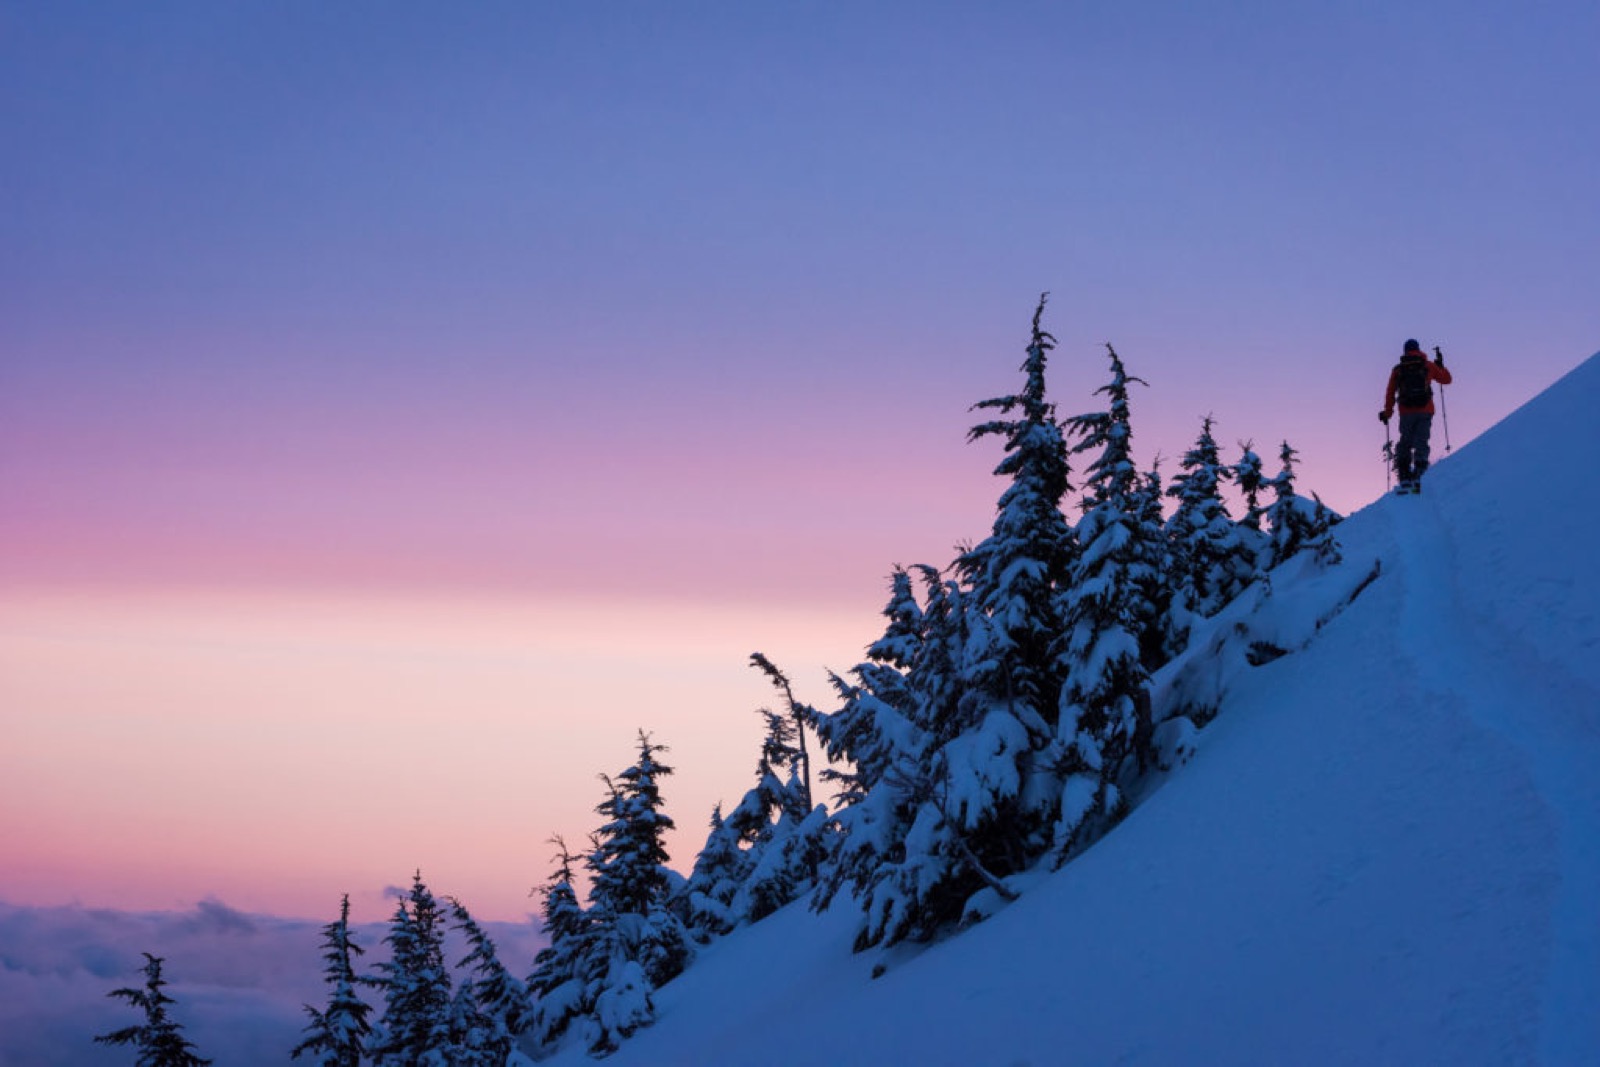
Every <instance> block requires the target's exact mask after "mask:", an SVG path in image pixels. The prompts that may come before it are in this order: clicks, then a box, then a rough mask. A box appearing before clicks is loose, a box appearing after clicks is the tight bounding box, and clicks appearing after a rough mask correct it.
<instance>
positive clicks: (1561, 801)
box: [556, 357, 1600, 1067]
mask: <svg viewBox="0 0 1600 1067" xmlns="http://www.w3.org/2000/svg"><path fill="white" fill-rule="evenodd" d="M1463 380H1465V376H1463ZM1596 410H1600V357H1597V358H1596V359H1594V360H1591V361H1589V362H1588V363H1586V364H1585V365H1584V366H1582V367H1580V368H1579V369H1578V370H1577V371H1575V372H1573V374H1571V375H1569V376H1568V378H1567V379H1565V380H1564V381H1562V382H1560V383H1558V384H1557V385H1556V386H1555V387H1553V388H1552V389H1551V390H1550V391H1549V392H1547V393H1546V394H1544V395H1542V396H1541V397H1539V398H1538V399H1536V400H1535V401H1534V402H1533V403H1531V404H1530V405H1528V407H1527V408H1525V409H1523V410H1522V411H1520V412H1518V413H1517V414H1515V415H1513V416H1512V417H1511V418H1509V419H1507V420H1506V421H1505V422H1504V423H1502V424H1501V425H1500V426H1498V427H1496V428H1495V429H1494V430H1492V431H1490V432H1489V433H1487V434H1485V435H1484V436H1483V437H1482V438H1481V439H1479V440H1478V441H1475V442H1473V443H1472V444H1471V445H1469V446H1467V447H1465V448H1462V449H1461V450H1460V452H1459V454H1458V455H1456V456H1452V457H1447V458H1444V459H1443V460H1442V461H1441V462H1438V463H1436V465H1435V467H1434V469H1433V471H1432V472H1430V474H1429V475H1428V480H1427V483H1426V484H1427V492H1426V493H1425V494H1424V495H1422V496H1420V497H1406V498H1394V497H1390V498H1385V499H1383V500H1381V501H1379V502H1378V503H1377V504H1375V505H1374V506H1372V507H1370V508H1368V509H1366V510H1365V511H1363V512H1361V513H1360V514H1358V515H1355V516H1353V517H1352V518H1351V519H1349V520H1348V521H1347V522H1345V523H1344V524H1343V525H1341V526H1340V527H1339V530H1338V534H1339V540H1340V543H1341V547H1342V549H1343V556H1344V558H1343V562H1342V563H1340V564H1339V565H1337V566H1335V567H1332V568H1329V569H1319V568H1316V567H1314V566H1312V565H1310V564H1309V563H1302V564H1291V565H1290V566H1288V567H1285V568H1281V569H1280V570H1279V571H1278V572H1277V573H1275V574H1274V576H1273V581H1272V585H1271V589H1270V593H1268V591H1267V590H1266V589H1264V588H1263V589H1260V590H1256V591H1253V592H1251V593H1248V594H1247V599H1246V601H1245V602H1242V603H1241V604H1238V605H1236V606H1235V608H1233V609H1230V612H1229V613H1228V615H1226V616H1225V617H1224V618H1223V619H1222V620H1219V621H1218V622H1217V624H1216V626H1215V627H1214V628H1213V629H1212V630H1211V631H1210V632H1209V633H1208V634H1207V635H1205V640H1206V641H1210V642H1212V644H1211V645H1210V646H1209V647H1210V649H1211V654H1209V655H1193V656H1191V657H1190V658H1189V659H1188V660H1186V661H1183V662H1180V663H1175V664H1174V665H1172V667H1171V668H1170V669H1169V670H1168V671H1167V672H1164V673H1163V675H1162V676H1160V677H1158V678H1157V679H1156V681H1157V683H1158V685H1159V686H1160V687H1161V690H1160V692H1159V694H1158V701H1160V700H1165V701H1169V702H1170V701H1173V700H1176V699H1180V698H1187V699H1190V700H1192V701H1196V702H1204V701H1207V700H1211V701H1214V702H1215V704H1216V711H1217V714H1216V717H1215V718H1214V719H1213V720H1212V721H1211V723H1210V724H1209V725H1208V726H1207V727H1206V728H1205V729H1204V730H1202V731H1200V732H1199V734H1198V735H1197V736H1193V737H1187V738H1185V739H1184V740H1185V741H1186V743H1188V744H1193V745H1195V747H1196V751H1195V754H1194V756H1193V758H1192V759H1191V760H1190V761H1189V762H1188V763H1187V764H1185V765H1184V766H1182V767H1179V768H1177V769H1176V770H1175V771H1174V772H1173V773H1172V774H1171V775H1170V776H1169V778H1168V780H1167V781H1166V784H1165V785H1164V786H1163V787H1162V788H1161V789H1159V790H1156V791H1154V792H1153V793H1151V794H1150V795H1149V796H1148V797H1147V798H1146V799H1145V800H1144V802H1143V803H1142V804H1141V805H1140V806H1139V807H1137V808H1136V809H1135V810H1134V811H1133V813H1132V814H1131V815H1130V816H1129V817H1128V818H1127V819H1126V821H1124V822H1123V823H1122V824H1121V825H1120V826H1119V827H1117V828H1116V829H1115V830H1114V831H1113V832H1112V833H1110V834H1109V835H1108V836H1107V837H1105V838H1104V839H1103V840H1101V841H1100V842H1099V843H1098V844H1096V845H1095V846H1094V847H1092V848H1090V849H1089V850H1088V851H1087V852H1085V853H1084V854H1082V855H1081V856H1079V857H1078V858H1077V859H1075V860H1074V861H1073V862H1071V863H1070V864H1068V865H1067V866H1066V867H1065V868H1063V869H1062V870H1060V871H1058V872H1049V871H1040V872H1037V873H1035V874H1032V875H1029V876H1025V877H1022V878H1014V879H1011V880H1009V883H1010V885H1011V887H1012V888H1014V889H1020V890H1022V893H1021V896H1020V899H1018V900H1017V901H1016V902H1015V903H1012V904H1009V905H1005V906H997V907H996V909H995V910H994V913H993V914H992V916H991V917H990V918H988V919H986V920H985V921H983V922H981V923H978V924H977V925H975V926H972V927H970V928H969V929H967V930H965V931H962V932H960V933H959V934H956V935H955V936H953V937H951V938H949V939H947V940H945V941H942V942H940V943H936V944H933V945H931V946H927V947H922V948H918V947H913V946H900V947H899V948H896V949H894V950H892V951H890V952H888V953H870V952H869V953H863V954H852V953H851V952H850V951H849V947H850V940H851V931H852V930H853V925H854V924H853V918H852V917H851V916H850V915H849V914H848V908H849V901H848V900H840V901H839V902H837V903H836V904H835V910H834V911H833V912H831V913H828V914H824V915H821V916H818V915H814V914H811V913H808V912H806V911H805V910H804V909H803V907H798V906H797V907H791V908H788V909H786V910H785V911H782V912H780V913H778V914H776V915H774V916H772V917H771V918H769V919H768V920H766V921H764V922H762V923H759V924H757V925H755V926H752V927H749V928H746V929H744V930H740V931H738V932H737V933H735V934H734V935H732V936H730V937H728V938H726V939H724V940H722V941H720V942H718V943H716V944H715V945H713V946H712V947H711V948H709V949H708V950H707V951H706V952H705V953H704V954H703V955H702V957H701V959H700V960H699V962H698V963H697V964H696V966H695V967H694V968H693V969H692V970H690V971H689V972H688V973H686V974H685V975H684V976H683V977H682V978H681V979H679V980H678V981H676V982H673V983H671V984H670V985H668V986H667V987H665V988H664V989H662V990H661V991H660V992H659V994H658V1016H659V1021H658V1023H657V1024H656V1025H655V1026H654V1027H653V1028H652V1029H651V1030H649V1031H647V1032H645V1033H643V1034H641V1035H639V1036H637V1037H636V1038H635V1039H634V1040H633V1041H631V1042H630V1043H629V1044H628V1045H626V1046H624V1047H623V1049H622V1050H621V1052H619V1053H618V1055H617V1057H616V1059H615V1062H616V1063H618V1064H623V1065H625V1064H631V1063H640V1064H645V1063H648V1064H652V1065H661V1064H709V1063H717V1064H757V1063H759V1064H771V1065H781V1064H791V1063H792V1064H800V1063H850V1064H855V1063H873V1064H878V1063H917V1064H932V1065H938V1064H950V1065H957V1064H960V1065H982V1064H1007V1065H1012V1064H1036V1065H1046V1064H1059V1063H1094V1064H1098V1063H1135V1064H1191V1063H1228V1064H1284V1063H1293V1064H1298V1065H1304V1064H1354V1063H1360V1064H1413V1063H1441V1064H1442V1063H1448V1064H1452V1065H1464V1064H1465V1065H1470V1064H1507V1063H1544V1064H1551V1065H1557V1067H1561V1065H1568V1064H1594V1063H1600V904H1597V902H1600V784H1597V783H1600V676H1597V672H1600V656H1596V651H1597V649H1600V645H1597V641H1600V625H1597V621H1596V611H1597V610H1600V580H1597V565H1596V561H1595V558H1594V549H1593V546H1592V541H1593V533H1592V531H1593V530H1594V529H1595V526H1596V521H1597V519H1600V502H1597V500H1596V498H1595V497H1594V495H1593V493H1592V491H1591V490H1590V488H1589V487H1588V486H1586V485H1585V484H1583V482H1582V474H1581V473H1575V472H1574V465H1575V464H1577V463H1581V462H1582V461H1583V460H1586V459H1589V458H1591V457H1595V456H1600V419H1596V418H1595V416H1594V412H1595V411H1596ZM875 971H881V972H882V974H881V977H877V978H874V977H873V974H874V972H875ZM780 1023H781V1025H780ZM580 1060H581V1057H580V1056H578V1055H573V1054H571V1053H570V1052H569V1053H564V1054H563V1056H561V1057H558V1059H557V1061H556V1062H561V1063H577V1062H580Z"/></svg>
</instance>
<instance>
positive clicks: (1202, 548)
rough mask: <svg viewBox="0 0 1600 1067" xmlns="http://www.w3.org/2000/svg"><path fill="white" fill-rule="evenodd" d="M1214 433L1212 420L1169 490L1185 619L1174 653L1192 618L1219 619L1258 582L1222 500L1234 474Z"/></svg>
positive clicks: (1175, 573) (1171, 539)
mask: <svg viewBox="0 0 1600 1067" xmlns="http://www.w3.org/2000/svg"><path fill="white" fill-rule="evenodd" d="M1211 428H1212V420H1211V417H1210V416H1209V415H1208V416H1206V418H1205V419H1204V420H1203V421H1202V423H1201V428H1200V436H1199V437H1198V438H1196V440H1195V443H1194V447H1193V448H1191V449H1190V450H1189V451H1188V452H1186V453H1184V457H1183V460H1182V462H1181V464H1180V466H1181V468H1182V473H1181V474H1179V475H1178V476H1177V477H1176V478H1174V479H1173V481H1172V486H1171V487H1170V488H1169V489H1168V490H1167V495H1168V496H1170V497H1172V498H1173V499H1175V500H1176V501H1177V507H1176V508H1175V509H1174V510H1173V512H1172V516H1171V518H1169V519H1168V520H1167V544H1168V548H1169V557H1170V563H1171V572H1172V580H1173V587H1174V612H1175V614H1177V615H1180V616H1185V617H1184V618H1182V619H1180V620H1178V621H1177V622H1176V624H1175V626H1174V632H1175V634H1176V635H1177V636H1178V637H1179V641H1178V642H1175V644H1176V645H1177V646H1178V647H1172V648H1170V649H1169V652H1171V653H1176V652H1177V651H1178V650H1179V647H1181V641H1182V640H1183V639H1185V638H1186V636H1187V631H1188V628H1189V620H1188V617H1189V616H1193V617H1199V618H1209V617H1210V616H1212V615H1215V614H1216V613H1217V612H1218V611H1220V610H1222V607H1223V606H1224V605H1225V604H1227V603H1228V602H1229V601H1230V600H1232V599H1233V598H1234V597H1235V596H1237V595H1238V594H1239V592H1240V591H1241V590H1243V589H1244V587H1245V586H1246V585H1248V584H1249V583H1250V581H1251V580H1252V579H1253V578H1254V577H1255V560H1254V550H1253V547H1252V545H1251V544H1250V543H1249V542H1248V541H1247V540H1246V538H1245V535H1244V532H1243V529H1242V528H1241V527H1240V525H1239V524H1238V523H1236V522H1234V521H1233V518H1232V517H1231V516H1230V515H1229V514H1228V509H1227V505H1226V504H1225V503H1224V502H1223V499H1222V485H1223V483H1224V482H1226V481H1228V480H1230V479H1231V478H1232V477H1233V475H1234V468H1232V467H1229V466H1227V465H1226V464H1224V463H1223V462H1222V455H1221V449H1220V448H1219V447H1218V445H1217V441H1216V438H1215V437H1214V436H1213V435H1212V432H1211Z"/></svg>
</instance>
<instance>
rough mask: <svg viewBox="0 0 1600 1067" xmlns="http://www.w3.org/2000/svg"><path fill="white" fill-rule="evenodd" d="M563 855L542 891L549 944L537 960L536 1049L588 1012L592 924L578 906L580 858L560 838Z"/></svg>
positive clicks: (532, 979)
mask: <svg viewBox="0 0 1600 1067" xmlns="http://www.w3.org/2000/svg"><path fill="white" fill-rule="evenodd" d="M551 843H552V844H554V845H555V846H556V847H557V849H558V850H559V851H558V853H557V855H556V870H555V873H554V875H552V876H551V878H550V880H549V881H548V882H546V883H545V884H544V885H543V886H541V887H540V895H541V903H540V908H539V911H540V916H541V918H542V920H543V930H544V935H545V937H546V938H547V939H548V940H549V942H550V943H549V944H548V945H546V946H545V947H544V948H542V949H540V950H539V953H538V955H536V956H535V957H534V958H533V965H534V969H533V974H532V975H530V976H529V978H528V983H527V985H528V991H529V992H530V993H531V994H532V995H533V998H534V999H533V1010H532V1014H531V1017H530V1026H529V1034H530V1036H531V1038H532V1040H533V1042H534V1044H535V1045H548V1044H549V1043H551V1042H553V1041H555V1040H556V1039H557V1038H559V1037H560V1036H561V1035H562V1034H564V1033H565V1032H566V1030H567V1027H568V1026H569V1025H570V1024H571V1023H572V1021H573V1019H575V1018H577V1017H578V1016H579V1015H581V1014H582V1012H583V1011H584V1010H585V1000H584V993H585V986H586V977H585V974H584V967H583V963H584V958H585V955H586V954H587V952H588V950H589V941H590V935H591V928H592V925H593V924H592V923H591V922H590V919H589V915H588V913H587V912H586V911H585V910H584V908H583V905H582V904H580V903H579V902H578V891H577V886H576V875H575V874H574V869H575V867H576V865H577V863H578V857H577V856H574V855H573V854H572V853H571V852H570V851H568V849H567V844H566V842H565V841H563V840H562V839H561V838H560V837H555V838H553V839H552V841H551Z"/></svg>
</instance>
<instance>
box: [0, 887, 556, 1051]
mask: <svg viewBox="0 0 1600 1067" xmlns="http://www.w3.org/2000/svg"><path fill="white" fill-rule="evenodd" d="M482 925H483V927H484V929H485V930H487V931H488V932H489V934H490V936H491V937H492V938H493V939H494V942H495V946H496V948H497V949H498V950H499V953H500V956H501V958H502V959H503V960H504V961H505V962H506V965H507V966H508V967H510V968H511V970H512V972H513V973H515V974H526V973H527V972H528V971H529V970H530V969H531V965H532V960H533V956H534V954H535V953H536V952H537V951H538V950H539V947H540V945H541V944H542V943H543V942H542V939H541V937H540V935H539V932H538V929H537V928H536V927H535V926H534V925H533V924H532V923H531V922H530V923H493V922H485V923H483V924H482ZM322 926H323V924H322V923H320V922H311V921H307V920H304V919H283V918H278V917H275V916H267V915H250V914H246V913H244V912H240V911H235V910H234V909H233V908H230V907H228V906H227V905H226V904H224V903H222V902H221V901H217V900H205V901H201V902H200V903H199V904H198V905H196V906H195V908H194V909H193V910H192V911H186V912H126V911H111V910H105V909H92V908H82V907H75V906H74V907H54V908H30V907H18V906H15V905H10V904H6V903H4V902H0V1067H43V1065H61V1067H80V1065H82V1067H101V1065H104V1067H112V1065H118V1064H126V1063H127V1060H128V1053H127V1051H126V1050H124V1049H112V1048H106V1047H104V1046H101V1045H96V1044H94V1043H93V1039H94V1036H95V1035H96V1034H103V1033H106V1032H108V1031H110V1030H114V1029H117V1028H119V1027H122V1026H130V1025H134V1024H136V1023H137V1022H138V1021H139V1017H138V1013H137V1012H136V1010H135V1009H133V1008H131V1007H129V1006H128V1004H127V1003H126V1002H124V1001H121V1000H112V999H110V998H109V997H108V996H107V994H108V993H110V992H111V991H112V990H113V989H117V988H121V987H124V986H133V987H136V988H137V987H139V986H141V985H142V984H143V982H144V976H143V974H142V973H141V968H142V967H143V965H144V957H143V955H142V953H144V952H149V953H151V954H152V955H156V956H160V957H162V958H163V959H164V960H165V961H166V962H165V964H164V967H163V971H164V976H165V977H166V978H167V979H168V981H169V982H170V983H171V984H170V985H169V986H168V990H167V991H168V992H169V993H170V994H171V995H172V996H173V997H174V998H175V999H176V1000H177V1005H176V1007H175V1008H174V1010H173V1015H174V1017H175V1018H176V1019H177V1020H178V1022H179V1023H181V1024H182V1026H183V1028H184V1032H185V1033H186V1034H187V1035H188V1037H189V1040H191V1041H193V1042H194V1043H195V1046H196V1047H197V1048H198V1050H199V1051H200V1054H201V1055H203V1056H206V1057H208V1058H210V1059H213V1060H215V1061H216V1062H217V1063H218V1064H219V1067H227V1065H228V1064H257V1063H287V1062H289V1050H290V1049H292V1048H293V1047H294V1046H295V1044H296V1043H297V1042H298V1041H299V1040H300V1032H301V1030H302V1028H303V1027H304V1026H305V1022H306V1018H305V1012H304V1009H303V1007H302V1006H303V1005H305V1004H313V1005H318V1006H320V1005H321V1004H322V1003H323V1001H324V999H325V997H326V993H325V990H324V987H323V983H322V955H321V951H320V943H321V933H322ZM386 932H387V928H386V925H385V924H383V923H368V924H365V925H362V926H358V927H356V928H355V936H356V939H357V942H358V943H359V944H360V945H361V946H362V947H363V948H364V949H365V950H366V954H365V955H364V956H363V957H362V958H361V961H360V963H361V964H362V970H363V972H370V971H371V970H372V969H373V965H374V964H375V963H376V962H377V961H378V960H380V959H382V958H384V956H385V955H386V952H385V951H384V945H383V937H384V934H385V933H386ZM458 947H459V946H457V945H456V944H454V943H452V945H451V952H452V956H451V958H452V960H455V959H459V958H460V956H461V955H462V954H463V953H461V952H457V951H456V949H457V948H458ZM368 1002H369V1003H372V1004H374V1007H375V1008H376V1006H377V1001H376V998H375V997H372V996H370V995H369V997H368Z"/></svg>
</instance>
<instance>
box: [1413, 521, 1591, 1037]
mask: <svg viewBox="0 0 1600 1067" xmlns="http://www.w3.org/2000/svg"><path fill="white" fill-rule="evenodd" d="M1442 507H1443V504H1441V502H1440V501H1439V500H1437V499H1436V498H1435V497H1433V496H1428V495H1426V494H1424V495H1423V496H1422V497H1421V498H1410V499H1406V500H1397V501H1394V502H1392V503H1391V504H1390V505H1389V507H1388V508H1387V514H1386V516H1385V517H1386V518H1387V519H1388V520H1389V522H1390V523H1391V525H1392V527H1393V528H1394V532H1395V534H1396V536H1395V542H1396V545H1397V548H1398V551H1399V555H1400V559H1401V562H1402V566H1401V567H1400V568H1399V575H1400V583H1401V605H1400V634H1399V645H1400V648H1401V649H1402V650H1403V654H1404V656H1405V657H1406V658H1407V659H1408V660H1409V661H1410V663H1411V664H1412V666H1413V667H1414V669H1415V671H1416V677H1417V680H1418V683H1419V685H1420V687H1421V689H1422V691H1423V694H1424V695H1425V696H1426V697H1428V698H1431V699H1434V700H1439V701H1443V702H1444V703H1445V704H1446V705H1447V706H1448V707H1450V708H1451V709H1452V710H1454V711H1455V712H1457V713H1459V714H1462V715H1465V716H1467V717H1468V718H1470V719H1471V720H1472V721H1473V722H1474V723H1475V724H1477V725H1478V726H1480V727H1482V728H1484V729H1487V730H1489V731H1491V732H1493V733H1494V734H1495V735H1497V736H1498V737H1499V738H1501V739H1502V740H1503V741H1504V742H1506V743H1508V744H1510V745H1511V746H1512V747H1514V748H1515V749H1516V750H1517V751H1518V752H1519V753H1520V755H1521V756H1522V758H1523V760H1524V761H1525V765H1526V769H1527V771H1528V773H1529V775H1530V776H1531V779H1532V781H1533V782H1534V785H1535V788H1536V789H1537V790H1538V792H1539V797H1540V800H1541V801H1542V802H1543V803H1544V804H1545V806H1546V807H1547V808H1548V809H1549V810H1550V812H1551V814H1552V817H1553V821H1554V823H1555V825H1556V827H1557V829H1558V833H1559V849H1560V868H1559V872H1558V873H1559V885H1558V887H1557V888H1556V904H1555V907H1556V914H1555V915H1554V916H1553V924H1552V925H1553V931H1554V936H1553V938H1552V944H1551V945H1550V967H1549V971H1548V973H1547V975H1546V976H1545V993H1544V996H1543V998H1542V1000H1543V1004H1544V1012H1543V1019H1542V1020H1541V1035H1540V1044H1541V1049H1540V1060H1541V1062H1544V1063H1549V1064H1579V1063H1586V1064H1592V1063H1600V1007H1597V1005H1596V1004H1595V1003H1593V1000H1594V993H1595V988H1596V980H1597V975H1596V974H1595V973H1594V969H1595V966H1596V961H1597V960H1600V784H1597V775H1600V722H1597V719H1600V694H1597V693H1596V692H1595V691H1594V689H1593V688H1592V687H1590V686H1589V685H1588V684H1587V683H1586V682H1585V681H1583V680H1582V679H1579V678H1577V677H1575V676H1574V675H1572V674H1571V673H1570V672H1567V671H1564V670H1562V669H1561V668H1560V667H1559V666H1557V665H1555V664H1552V663H1550V662H1548V661H1547V660H1546V659H1544V658H1543V657H1542V656H1541V655H1540V653H1539V650H1538V649H1535V648H1530V647H1527V644H1526V642H1525V641H1524V640H1522V639H1521V638H1520V637H1519V636H1517V635H1516V634H1514V633H1510V632H1508V631H1506V630H1505V629H1504V628H1502V627H1499V626H1497V625H1496V624H1495V622H1494V620H1493V618H1492V616H1489V615H1484V614H1482V613H1478V612H1474V611H1473V610H1472V605H1471V604H1470V601H1469V599H1468V597H1467V596H1465V595H1464V594H1463V590H1462V589H1461V587H1460V585H1459V576H1460V574H1461V571H1460V569H1459V564H1458V562H1457V552H1456V548H1455V543H1454V539H1453V537H1452V534H1451V523H1450V522H1448V521H1446V517H1445V515H1444V514H1443V513H1442V511H1441V509H1442Z"/></svg>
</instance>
